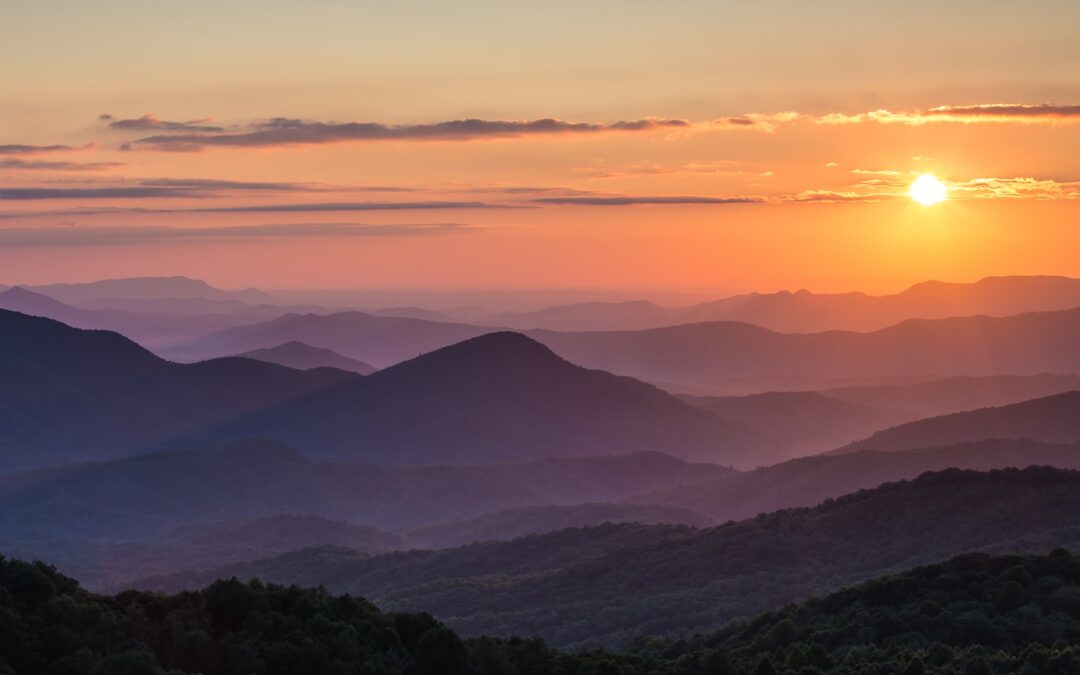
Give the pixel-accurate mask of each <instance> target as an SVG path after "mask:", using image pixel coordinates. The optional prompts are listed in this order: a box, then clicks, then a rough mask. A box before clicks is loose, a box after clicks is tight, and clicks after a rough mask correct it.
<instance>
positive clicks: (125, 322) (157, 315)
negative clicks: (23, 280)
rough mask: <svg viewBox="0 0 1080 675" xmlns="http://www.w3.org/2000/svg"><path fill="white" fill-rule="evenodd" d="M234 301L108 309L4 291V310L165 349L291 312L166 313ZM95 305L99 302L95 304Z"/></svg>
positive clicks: (143, 303) (0, 302)
mask: <svg viewBox="0 0 1080 675" xmlns="http://www.w3.org/2000/svg"><path fill="white" fill-rule="evenodd" d="M192 301H198V302H228V301H210V300H200V299H198V298H196V299H189V300H185V299H181V300H177V301H175V302H170V301H168V300H159V299H151V300H146V299H137V300H132V301H130V302H129V303H127V301H125V302H109V303H107V305H108V306H104V307H89V306H79V307H75V306H72V305H68V304H65V303H63V302H60V301H59V300H56V299H54V298H52V297H50V296H48V295H45V294H44V293H40V292H36V291H31V290H28V289H26V288H24V287H21V286H15V287H13V288H9V289H8V290H6V291H3V292H2V293H0V309H6V310H9V311H14V312H21V313H23V314H29V315H32V316H41V317H47V318H50V319H54V320H56V321H60V322H62V323H66V324H68V325H69V326H74V327H76V328H87V329H93V330H112V331H116V332H118V333H120V334H122V335H124V336H125V337H128V338H131V339H132V340H135V341H137V342H139V343H140V344H142V345H144V346H148V347H153V348H157V347H161V346H163V345H171V344H175V343H176V342H181V341H184V340H190V339H192V338H193V337H196V336H200V335H204V334H206V333H210V332H213V331H217V330H221V329H222V328H227V327H230V326H237V325H244V324H248V323H251V322H253V321H258V320H260V319H267V318H272V317H275V316H279V315H281V314H283V313H285V312H286V311H288V310H286V309H279V308H273V307H268V306H262V307H252V306H247V305H241V307H243V309H239V310H235V311H220V310H215V311H212V312H208V313H206V312H203V313H192V312H190V311H178V312H173V313H169V312H163V311H160V310H161V309H164V308H166V307H168V306H171V305H176V304H179V303H186V304H190V303H191V302H192ZM125 303H127V304H134V305H135V306H136V307H138V309H131V308H116V305H124V304H125ZM91 304H93V303H91Z"/></svg>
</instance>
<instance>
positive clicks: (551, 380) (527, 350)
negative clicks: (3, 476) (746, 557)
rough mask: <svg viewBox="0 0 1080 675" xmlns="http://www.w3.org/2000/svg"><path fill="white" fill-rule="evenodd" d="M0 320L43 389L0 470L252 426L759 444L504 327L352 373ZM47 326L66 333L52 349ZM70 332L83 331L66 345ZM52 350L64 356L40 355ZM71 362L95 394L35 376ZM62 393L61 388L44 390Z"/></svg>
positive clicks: (575, 444)
mask: <svg viewBox="0 0 1080 675" xmlns="http://www.w3.org/2000/svg"><path fill="white" fill-rule="evenodd" d="M4 321H7V322H8V323H10V324H11V326H12V330H10V331H8V330H0V351H3V353H4V354H5V356H8V357H14V358H13V365H12V368H13V372H14V373H15V374H17V375H19V379H18V380H9V382H12V383H14V382H19V381H25V382H27V383H29V384H27V385H26V386H28V387H31V391H33V388H41V387H44V388H45V390H46V391H45V392H44V393H50V392H51V394H52V396H53V398H54V399H55V400H50V401H48V402H47V403H46V402H39V403H38V404H34V405H31V403H32V402H21V403H20V405H18V406H14V407H12V408H10V409H3V410H0V415H3V416H8V417H10V419H11V421H12V426H10V427H8V428H3V427H0V467H6V468H9V469H10V468H13V467H18V466H24V467H27V466H41V465H46V464H55V463H59V462H62V461H79V460H89V459H106V458H109V457H117V456H123V455H124V454H130V453H133V452H137V451H144V450H147V449H151V448H155V449H167V448H173V449H184V448H190V447H199V445H200V444H201V445H202V447H206V444H207V443H220V442H223V441H229V440H240V439H243V438H251V437H263V438H273V439H276V440H280V441H283V442H286V443H289V444H292V445H294V446H295V447H298V448H301V449H302V450H303V451H304V452H305V453H306V454H308V455H310V456H312V457H318V458H324V459H330V458H333V459H343V460H349V461H365V462H373V463H382V464H397V465H402V464H416V463H422V464H447V463H456V464H472V463H482V462H507V461H523V460H530V459H539V458H542V457H551V456H561V457H570V456H579V457H581V456H591V455H598V454H624V453H628V452H635V451H652V450H658V451H663V452H670V453H672V454H675V455H678V456H681V457H686V458H692V459H697V460H706V461H714V462H719V463H725V464H731V463H740V464H745V463H751V462H755V457H754V453H755V452H756V450H757V449H759V448H760V443H759V441H760V440H761V439H759V438H758V437H756V436H755V435H754V434H753V433H752V432H749V431H746V430H744V429H742V428H741V427H739V426H737V425H732V424H729V423H727V422H725V421H724V420H723V419H721V418H719V417H717V416H716V415H713V414H711V413H708V412H707V411H703V410H700V409H698V408H695V407H693V406H690V405H688V404H686V403H684V402H682V401H679V400H678V399H676V398H674V397H672V396H670V395H668V394H666V393H665V392H663V391H660V390H659V389H656V388H655V387H652V386H651V385H647V384H645V383H642V382H638V381H635V380H632V379H630V378H626V377H619V376H615V375H611V374H610V373H605V372H600V371H591V370H587V369H585V368H581V367H578V366H575V365H573V364H571V363H568V362H566V361H564V360H562V359H560V358H559V357H557V356H556V355H554V354H552V353H551V351H550V350H548V349H547V348H546V347H544V346H543V345H540V344H539V343H536V342H535V341H533V340H530V339H529V338H527V337H525V336H522V335H519V334H514V333H495V334H489V335H486V336H483V337H480V338H475V339H473V340H468V341H466V342H463V343H460V344H457V345H453V346H451V347H447V348H445V349H441V350H437V351H435V352H431V353H429V354H425V355H424V356H422V357H420V358H417V359H413V360H412V361H409V362H406V363H402V364H399V365H398V366H396V367H393V368H390V369H386V370H383V371H379V372H378V373H375V374H373V375H370V376H368V377H366V378H359V377H356V376H354V375H352V374H346V373H344V372H342V371H339V370H336V369H318V370H311V371H297V370H293V369H288V368H283V367H281V366H277V365H276V364H268V363H263V362H259V361H255V360H251V359H242V358H225V359H214V360H211V361H204V362H200V363H195V364H190V365H182V364H174V363H169V362H166V361H163V360H161V359H159V358H157V357H155V356H153V355H152V354H150V353H149V352H146V350H144V349H142V348H141V347H138V346H137V345H135V344H134V343H132V342H130V341H128V340H126V339H124V338H121V337H120V336H119V335H115V334H105V333H101V334H95V333H87V332H84V331H77V330H74V329H71V328H68V327H66V326H63V325H62V324H57V323H55V322H51V321H49V320H47V319H35V318H32V317H27V316H24V315H20V314H15V313H11V312H5V313H3V314H2V315H0V329H2V328H4ZM15 328H18V330H15ZM35 331H40V332H41V334H42V335H43V336H45V338H44V339H39V338H38V337H37V336H36V335H35ZM53 333H59V334H61V335H63V336H65V338H67V342H65V343H64V344H63V345H53V344H52V343H51V342H50V340H49V339H48V336H49V335H51V334H53ZM20 335H22V339H20ZM83 336H89V338H92V339H88V340H87V341H86V342H80V337H83ZM30 343H33V344H32V345H30ZM99 343H106V344H104V345H103V347H104V348H105V349H104V350H102V349H99ZM21 345H29V346H25V347H24V346H21ZM58 349H62V350H63V352H64V353H62V354H59V355H57V354H54V353H53V352H54V351H55V350H58ZM114 352H115V353H114ZM129 360H134V361H135V363H134V365H132V366H131V367H128V366H127V365H126V363H127V361H129ZM74 361H77V362H78V363H79V364H83V365H85V366H86V367H87V368H91V369H93V372H92V373H91V374H88V375H87V376H86V377H84V378H83V380H84V382H83V385H85V386H86V387H94V390H93V394H94V395H93V396H90V395H88V394H85V393H84V394H82V395H79V396H75V395H76V394H79V393H80V390H79V388H78V387H75V390H70V389H71V388H70V387H69V388H68V389H64V388H61V389H57V390H55V391H53V390H52V389H50V387H51V385H50V384H49V381H48V380H42V379H41V378H39V377H38V376H37V373H38V372H39V371H46V370H48V369H51V370H52V371H54V372H56V374H57V376H58V377H62V378H68V379H71V378H72V376H78V375H79V372H78V370H75V371H74V372H71V373H69V372H68V370H69V369H68V368H67V367H66V366H65V365H64V364H65V363H68V362H74ZM129 370H130V371H132V372H130V373H129V372H128V371H129ZM94 373H101V378H100V380H99V379H98V378H96V377H93V376H91V375H93V374H94ZM139 375H145V376H142V377H139ZM5 384H7V383H0V391H2V392H3V393H0V396H4V397H9V398H8V399H7V400H11V401H14V402H20V401H22V398H23V397H24V394H23V389H22V388H5V387H4V385H5ZM121 385H122V386H121ZM320 390H324V391H322V394H321V395H319V394H318V392H320ZM62 394H71V395H72V396H74V397H69V398H67V399H64V398H62V397H61V398H57V397H59V396H61V395H62Z"/></svg>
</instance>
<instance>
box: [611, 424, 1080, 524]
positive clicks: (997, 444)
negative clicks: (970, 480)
mask: <svg viewBox="0 0 1080 675" xmlns="http://www.w3.org/2000/svg"><path fill="white" fill-rule="evenodd" d="M1032 465H1047V466H1054V467H1058V468H1064V469H1080V444H1071V445H1051V444H1045V443H1036V442H1034V441H1016V440H1004V439H994V440H982V441H975V442H971V443H962V444H959V445H950V446H939V447H927V448H920V449H917V450H904V451H894V452H876V451H870V450H860V451H855V452H845V453H830V454H827V455H816V456H814V457H803V458H801V459H794V460H791V461H788V462H784V463H782V464H776V465H774V466H768V467H763V468H760V469H756V470H754V471H748V472H745V473H740V474H733V475H730V476H724V477H721V478H717V479H710V480H706V481H702V482H701V483H697V484H695V485H688V486H679V487H676V488H672V489H665V490H661V491H659V492H651V493H646V494H642V495H636V496H634V497H630V498H628V499H627V501H628V502H636V503H644V504H667V505H670V506H678V507H682V508H688V509H693V510H695V511H700V512H701V513H706V514H709V515H711V516H712V517H714V518H716V519H717V520H718V521H725V520H740V519H743V518H752V517H754V516H756V515H758V514H760V513H768V512H770V511H775V510H778V509H786V508H792V507H800V506H813V505H815V504H820V503H821V502H822V501H824V500H826V499H835V498H837V497H840V496H842V495H845V494H849V493H852V492H856V491H858V490H865V489H872V488H875V487H877V486H879V485H881V484H883V483H889V482H895V481H899V480H910V479H913V478H915V477H917V476H919V475H921V474H923V473H925V472H927V471H942V470H944V469H948V468H959V469H972V470H977V471H986V470H989V469H1004V468H1006V467H1021V468H1022V467H1027V466H1032Z"/></svg>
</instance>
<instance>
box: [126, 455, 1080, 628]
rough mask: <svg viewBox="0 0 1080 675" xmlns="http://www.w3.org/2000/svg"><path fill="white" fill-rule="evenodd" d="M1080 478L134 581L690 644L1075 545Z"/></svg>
mask: <svg viewBox="0 0 1080 675" xmlns="http://www.w3.org/2000/svg"><path fill="white" fill-rule="evenodd" d="M1078 510H1080V472H1076V471H1062V470H1058V469H1050V468H1047V467H1031V468H1028V469H1024V470H1016V469H1009V470H1001V471H991V472H987V473H979V472H973V471H960V470H955V469H953V470H947V471H942V472H938V473H927V474H923V475H922V476H920V477H918V478H917V479H915V480H911V481H905V482H899V483H889V484H887V485H883V486H881V487H879V488H876V489H874V490H864V491H861V492H858V493H856V494H853V495H847V496H845V497H841V498H839V499H836V500H833V501H829V502H826V503H824V504H822V505H820V506H817V507H814V508H809V509H791V510H786V511H779V512H775V513H770V514H767V515H764V516H760V517H757V518H754V519H750V520H743V521H739V522H735V523H729V524H726V525H722V526H719V527H714V528H708V529H698V530H695V529H689V528H686V529H682V530H678V529H672V528H671V527H670V526H656V525H654V526H646V525H607V526H601V527H597V528H586V529H567V530H560V531H558V532H553V533H550V534H545V535H534V536H529V537H524V538H521V539H516V540H513V541H509V542H490V543H486V544H473V545H468V546H463V547H461V548H457V549H448V550H442V551H414V552H410V553H390V554H387V555H382V556H376V557H374V558H367V557H360V556H358V555H357V554H355V553H351V554H350V553H349V552H348V551H342V550H340V549H337V550H333V551H328V550H325V549H320V550H307V551H304V550H301V551H297V552H294V553H288V554H285V555H282V556H279V557H277V558H270V559H267V560H264V561H256V562H253V563H245V564H242V565H236V566H225V567H221V568H217V569H214V570H209V571H204V572H196V573H188V574H183V575H176V576H172V577H167V578H158V579H155V580H144V581H142V582H139V583H138V584H137V585H138V586H139V587H141V588H152V589H160V590H175V589H178V588H198V587H202V586H204V585H205V584H206V582H208V581H210V580H212V579H215V578H220V577H229V576H233V575H236V576H239V577H240V578H251V577H259V578H261V579H263V580H264V581H275V582H279V583H298V584H301V585H308V586H315V585H325V586H326V587H327V588H328V589H329V590H331V591H334V592H349V593H354V594H358V595H362V596H364V597H366V598H370V599H372V600H373V601H375V602H377V603H378V604H379V605H381V606H384V607H387V608H388V609H391V610H395V611H402V610H408V609H410V608H421V607H423V608H425V609H426V610H427V611H430V612H432V613H433V614H434V615H435V616H436V617H441V618H443V619H444V620H445V621H446V622H447V623H448V624H449V625H450V626H451V627H453V628H454V629H455V630H458V631H460V632H462V633H464V634H465V635H480V634H486V635H513V634H517V635H522V634H527V635H540V636H542V637H544V638H545V639H546V640H548V641H549V642H550V643H552V644H554V645H557V646H573V647H590V646H597V645H601V644H607V645H618V644H622V643H624V642H625V641H626V640H627V639H629V638H631V637H635V636H641V635H667V636H671V637H686V636H688V635H689V634H691V633H694V632H700V631H701V629H702V628H703V627H706V626H718V625H720V624H721V623H723V622H725V621H727V620H730V619H732V618H736V617H740V616H748V615H752V614H756V613H758V612H761V611H765V610H767V609H773V608H776V607H781V606H784V605H785V604H787V603H790V602H796V601H801V600H804V599H806V598H808V597H810V596H813V595H817V594H821V593H826V592H829V591H832V590H835V589H838V588H841V587H843V586H846V585H850V584H852V583H856V582H859V581H862V580H865V579H869V578H872V577H875V576H880V575H882V574H887V573H890V572H894V571H897V570H901V569H905V568H908V567H911V566H914V565H919V564H925V563H929V562H935V561H940V560H943V559H946V558H949V557H952V556H955V555H958V554H960V553H965V552H970V551H979V550H982V551H1042V552H1045V551H1049V550H1051V549H1053V548H1055V547H1059V546H1063V547H1075V546H1077V545H1078V544H1080V530H1078V529H1077V527H1076V513H1077V512H1078Z"/></svg>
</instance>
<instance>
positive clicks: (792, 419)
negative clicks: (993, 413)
mask: <svg viewBox="0 0 1080 675" xmlns="http://www.w3.org/2000/svg"><path fill="white" fill-rule="evenodd" d="M680 398H682V399H683V400H684V401H686V402H687V403H691V404H693V405H696V406H698V407H700V408H703V409H705V410H708V411H710V412H714V413H716V414H717V415H720V416H721V417H723V418H724V419H726V420H728V421H730V422H734V423H737V424H740V425H742V426H744V427H746V428H748V429H753V430H754V431H756V432H758V433H760V434H761V435H762V436H763V437H767V438H768V439H769V449H768V451H767V452H763V453H762V455H761V459H762V462H761V463H762V464H767V463H772V462H776V461H782V460H785V459H791V458H792V457H802V456H804V455H811V454H816V453H819V452H826V451H828V450H832V449H833V448H835V447H837V446H839V445H843V444H845V443H848V442H850V441H852V440H853V439H858V438H863V437H865V436H866V435H868V434H871V433H874V432H875V431H877V430H879V429H883V428H886V427H890V426H893V425H896V424H899V423H901V422H908V421H911V420H912V419H914V418H915V417H917V415H915V414H913V413H910V412H903V411H897V410H888V409H884V408H875V407H871V406H869V405H863V404H861V403H858V402H856V400H855V399H854V398H853V399H852V400H850V401H842V400H839V399H836V398H831V397H829V396H826V395H824V394H821V393H818V392H813V391H791V392H781V391H770V392H766V393H764V394H752V395H750V396H682V397H680Z"/></svg>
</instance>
